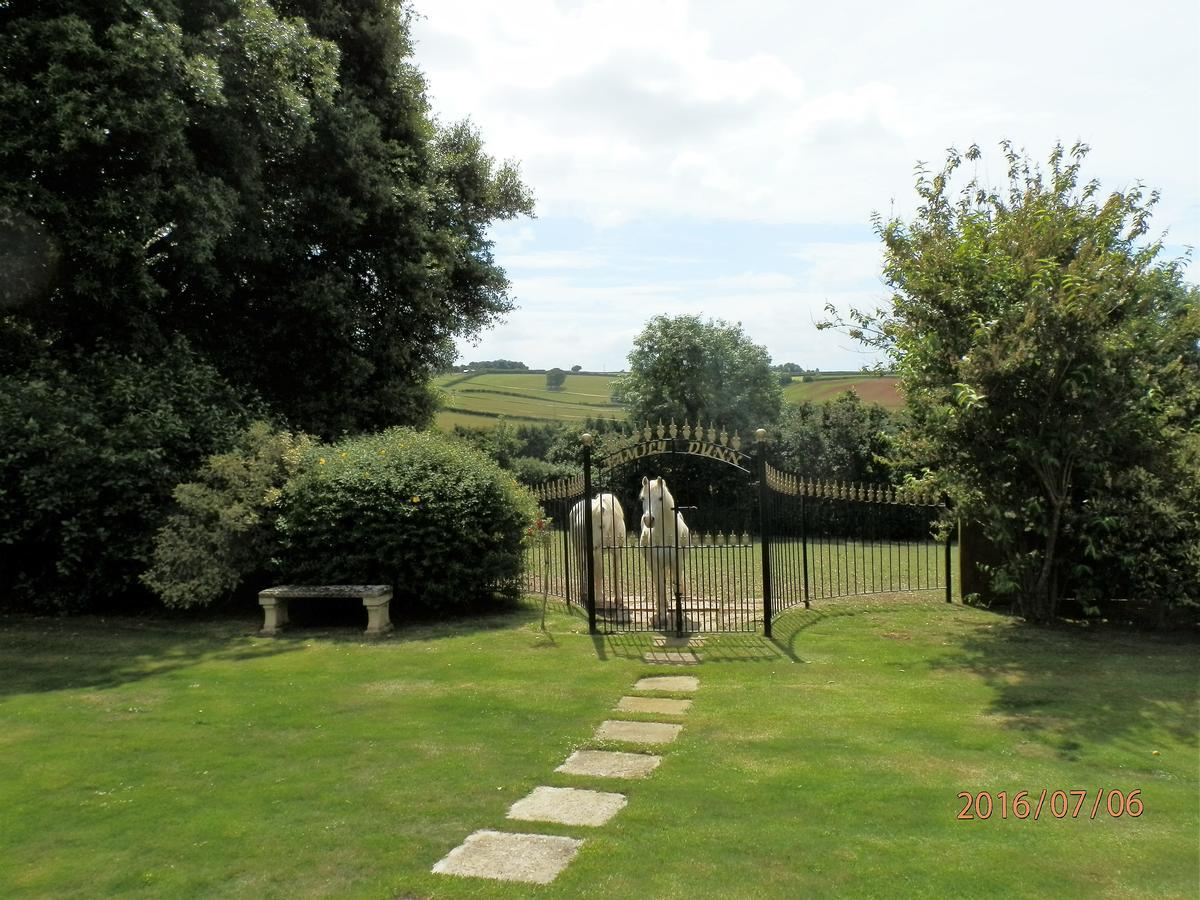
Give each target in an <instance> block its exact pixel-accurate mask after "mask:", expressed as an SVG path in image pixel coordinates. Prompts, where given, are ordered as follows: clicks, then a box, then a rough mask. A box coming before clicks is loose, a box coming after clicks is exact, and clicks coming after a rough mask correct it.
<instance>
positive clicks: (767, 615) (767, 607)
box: [754, 428, 771, 637]
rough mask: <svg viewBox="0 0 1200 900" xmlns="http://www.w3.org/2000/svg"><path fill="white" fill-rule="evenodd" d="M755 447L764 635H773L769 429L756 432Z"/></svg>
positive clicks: (760, 429)
mask: <svg viewBox="0 0 1200 900" xmlns="http://www.w3.org/2000/svg"><path fill="white" fill-rule="evenodd" d="M754 437H755V449H756V450H757V451H758V454H757V455H758V460H757V462H758V531H759V534H760V535H761V537H760V541H761V542H762V577H763V635H764V636H765V637H770V636H771V532H770V522H769V520H770V518H771V511H770V510H769V509H767V502H768V499H769V496H770V493H769V489H768V488H767V430H766V429H765V428H759V429H757V430H756V431H755V432H754Z"/></svg>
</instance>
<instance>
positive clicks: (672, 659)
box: [642, 650, 700, 666]
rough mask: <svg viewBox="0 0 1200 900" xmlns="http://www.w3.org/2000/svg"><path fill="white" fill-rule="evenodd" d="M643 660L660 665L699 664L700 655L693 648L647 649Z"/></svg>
mask: <svg viewBox="0 0 1200 900" xmlns="http://www.w3.org/2000/svg"><path fill="white" fill-rule="evenodd" d="M642 662H647V663H654V664H656V665H660V666H698V665H700V657H698V656H697V655H696V654H695V652H694V651H692V650H647V651H646V654H645V655H644V656H643V657H642Z"/></svg>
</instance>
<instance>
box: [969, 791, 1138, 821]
mask: <svg viewBox="0 0 1200 900" xmlns="http://www.w3.org/2000/svg"><path fill="white" fill-rule="evenodd" d="M1091 793H1092V792H1091V791H1087V790H1074V791H1054V792H1051V791H1049V790H1048V789H1046V788H1042V791H1041V793H1040V794H1033V795H1031V794H1030V793H1029V791H1018V792H1017V793H1015V794H1012V795H1011V796H1010V795H1009V793H1008V791H997V792H996V793H995V794H994V795H993V794H992V792H991V791H979V792H977V793H971V792H970V791H959V792H958V799H959V800H962V801H963V804H964V805H963V808H962V809H960V810H959V812H958V816H957V818H959V819H990V818H992V815H993V814H995V815H996V816H997V817H998V818H1001V819H1007V818H1008V817H1009V814H1010V813H1011V814H1012V816H1013V817H1014V818H1017V819H1030V818H1032V819H1033V820H1034V821H1037V820H1038V819H1040V818H1041V816H1042V812H1043V809H1044V808H1046V809H1048V811H1049V813H1050V815H1052V816H1053V817H1054V818H1056V819H1066V818H1068V817H1069V818H1072V819H1078V818H1079V816H1080V814H1081V813H1082V814H1083V815H1085V816H1087V817H1088V818H1089V819H1094V818H1096V816H1102V815H1105V814H1107V815H1108V816H1109V817H1110V818H1113V819H1119V818H1121V816H1130V817H1132V818H1134V819H1136V818H1137V817H1138V816H1140V815H1141V814H1142V812H1143V806H1142V791H1141V789H1140V788H1139V789H1138V790H1134V791H1130V792H1129V793H1128V794H1125V793H1122V792H1121V791H1118V790H1114V789H1109V790H1105V789H1104V788H1100V789H1099V790H1097V791H1096V793H1095V799H1094V800H1093V801H1092V803H1091V804H1088V802H1087V800H1088V796H1089V795H1090V794H1091ZM993 796H994V797H995V800H994V801H993V799H992V798H993ZM1047 800H1049V801H1050V802H1049V804H1047V802H1046V801H1047ZM1089 806H1090V807H1091V808H1090V810H1089V809H1088V807H1089Z"/></svg>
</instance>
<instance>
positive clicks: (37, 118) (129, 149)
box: [0, 0, 532, 435]
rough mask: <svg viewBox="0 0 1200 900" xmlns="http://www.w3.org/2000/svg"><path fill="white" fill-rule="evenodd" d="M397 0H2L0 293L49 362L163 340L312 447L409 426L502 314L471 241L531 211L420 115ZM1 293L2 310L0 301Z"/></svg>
mask: <svg viewBox="0 0 1200 900" xmlns="http://www.w3.org/2000/svg"><path fill="white" fill-rule="evenodd" d="M410 16H411V12H410V10H409V9H408V7H407V6H406V5H405V4H404V3H402V2H400V0H342V2H316V0H275V2H267V0H197V2H189V3H177V2H173V0H139V2H116V0H111V2H84V0H46V2H36V3H35V2H20V0H16V2H12V3H9V4H5V5H4V8H3V9H2V10H0V17H2V18H3V23H2V24H3V28H2V30H0V60H3V63H0V66H2V68H0V173H2V174H3V178H2V180H0V228H2V229H4V230H5V232H6V233H7V234H8V235H11V236H12V237H13V240H11V241H7V242H6V243H7V245H8V247H9V248H13V247H16V248H18V249H19V250H21V253H20V255H19V256H18V257H16V258H13V256H14V254H13V252H12V251H11V249H9V250H6V254H5V258H4V262H5V264H6V268H7V267H9V266H11V267H12V270H13V271H14V272H15V273H18V274H19V275H20V278H19V287H20V293H19V294H18V292H17V289H16V288H12V289H8V290H6V293H5V296H4V299H5V300H6V301H8V308H9V310H10V311H11V312H13V313H14V314H15V315H16V316H18V317H20V318H23V319H26V320H28V321H30V322H32V323H34V324H35V326H36V327H37V328H38V330H39V332H41V333H43V334H46V335H50V336H52V337H53V339H54V340H55V341H56V342H58V343H59V344H60V345H61V346H63V347H64V348H65V347H70V348H72V349H76V348H78V349H84V350H86V349H88V348H90V347H93V346H97V345H98V344H100V343H101V342H103V343H104V344H105V345H106V346H108V347H110V348H114V349H118V350H119V349H128V348H136V349H137V350H138V351H139V352H142V353H154V352H156V348H157V349H162V348H165V347H167V346H168V345H169V344H170V343H171V340H172V338H173V337H174V336H180V335H182V336H184V337H186V338H187V339H188V341H189V342H190V343H191V344H192V346H194V347H196V348H197V349H199V350H200V351H201V352H202V353H203V354H204V355H205V356H206V357H207V358H208V359H209V360H210V361H211V362H212V363H213V364H214V365H215V366H216V367H217V369H218V370H219V371H220V372H221V373H222V374H223V375H224V376H225V377H227V378H228V379H230V380H231V381H232V382H233V383H234V384H235V385H238V386H240V387H242V388H245V389H248V390H251V391H253V392H256V393H258V394H260V395H261V396H263V397H264V398H266V400H267V401H268V402H269V403H270V404H271V405H272V406H273V407H274V408H275V409H276V410H277V411H279V412H280V413H282V414H283V415H284V416H285V417H286V418H287V419H288V420H289V421H290V422H292V423H293V424H294V425H296V426H298V427H302V428H304V429H306V430H310V431H314V432H317V433H321V434H327V435H328V434H334V433H337V432H341V431H358V430H365V429H369V428H374V427H379V426H382V425H386V424H396V423H405V424H421V423H423V422H425V421H427V419H428V417H429V414H430V411H431V402H432V401H431V397H430V394H429V392H428V391H427V389H426V388H425V381H426V380H427V376H428V374H429V373H430V372H431V371H433V370H434V369H436V368H438V367H440V366H443V365H445V364H447V363H448V362H449V361H450V359H451V341H452V338H453V337H454V336H455V335H461V334H470V333H472V332H474V331H476V330H478V329H480V328H482V327H484V326H485V325H487V324H488V323H490V322H491V321H493V320H494V319H495V318H496V317H497V316H499V315H501V314H503V313H504V312H505V311H506V310H507V309H509V308H510V301H509V299H508V297H507V293H506V291H507V281H506V279H505V276H504V273H503V270H502V269H500V268H499V267H498V266H497V265H496V263H495V261H494V259H493V257H492V254H491V245H490V243H489V241H488V240H487V235H486V229H487V226H488V225H489V223H490V222H492V221H494V220H496V219H503V218H508V217H512V216H516V215H520V214H524V213H528V212H530V211H531V209H532V200H531V197H530V195H529V192H528V190H527V189H526V188H525V187H524V185H522V184H521V182H520V179H519V177H518V174H517V171H516V169H515V167H514V166H512V165H509V164H506V165H497V164H496V163H495V162H494V161H493V160H492V159H491V158H489V157H488V156H487V154H486V153H485V152H484V151H483V147H482V141H481V139H480V136H479V134H478V132H477V131H476V130H475V129H474V128H473V127H472V126H471V125H470V124H469V123H459V124H454V125H450V126H446V127H441V126H439V125H438V124H437V123H436V121H435V120H434V119H433V117H432V115H431V113H430V110H429V107H428V103H427V101H426V98H425V93H424V82H423V80H422V77H421V75H420V73H419V72H418V71H417V69H416V68H415V67H414V66H413V64H412V62H411V54H412V46H411V42H410V39H409V33H408V26H409V19H410ZM10 294H11V296H10Z"/></svg>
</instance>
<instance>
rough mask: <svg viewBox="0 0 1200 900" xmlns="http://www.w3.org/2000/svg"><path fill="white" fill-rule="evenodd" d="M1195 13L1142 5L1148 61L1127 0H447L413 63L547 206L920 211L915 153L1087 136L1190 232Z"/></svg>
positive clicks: (625, 215) (585, 213)
mask: <svg viewBox="0 0 1200 900" xmlns="http://www.w3.org/2000/svg"><path fill="white" fill-rule="evenodd" d="M1186 6H1191V8H1190V9H1187V8H1181V7H1179V6H1178V5H1172V4H1171V3H1170V2H1168V0H1147V2H1145V3H1143V4H1141V5H1140V6H1139V9H1138V15H1137V30H1138V45H1139V46H1142V47H1146V48H1151V47H1152V48H1153V51H1152V52H1153V57H1154V65H1142V64H1139V63H1138V61H1137V59H1136V54H1137V53H1139V52H1142V53H1145V52H1150V51H1149V50H1146V51H1138V50H1136V49H1132V48H1131V47H1130V46H1129V36H1130V28H1131V21H1130V11H1129V7H1128V6H1127V5H1126V4H1123V3H1121V4H1118V3H1115V2H1096V3H1092V4H1089V5H1088V7H1087V10H1086V14H1084V13H1083V12H1081V10H1080V9H1079V8H1078V7H1074V6H1072V5H1070V4H1063V5H1061V6H1058V5H1055V4H1045V3H1033V2H1031V0H1025V2H1018V3H1015V4H1008V5H1006V6H1005V7H1004V8H1003V10H1000V9H999V8H995V7H990V6H987V5H982V4H980V5H973V4H962V3H960V2H953V3H951V2H943V0H939V2H925V3H921V4H916V5H914V4H895V3H883V2H871V3H865V2H845V3H841V4H839V5H838V7H836V8H834V7H828V8H826V7H820V6H814V5H812V4H796V3H792V2H787V0H779V2H761V0H760V2H747V3H743V4H738V5H737V6H736V7H731V6H730V5H729V4H727V3H703V2H697V3H686V2H654V3H644V2H614V0H604V2H599V0H596V2H584V3H570V4H567V3H553V2H549V0H535V2H517V3H505V4H482V3H478V2H467V0H437V2H429V3H427V4H426V5H425V7H424V8H423V9H422V10H421V12H422V13H423V14H424V16H425V17H426V18H425V19H424V20H423V21H420V22H419V23H418V26H417V28H416V37H417V39H418V44H417V60H418V63H419V64H420V65H421V66H422V68H423V69H424V70H425V71H426V72H427V74H428V77H429V84H430V92H431V95H432V97H433V101H434V107H435V109H437V110H439V111H440V112H441V113H443V114H444V115H445V116H446V117H447V118H460V117H463V116H466V115H471V116H472V117H474V118H475V120H476V121H477V122H478V123H479V124H480V126H481V128H482V130H483V133H484V135H485V137H486V139H487V141H488V144H489V147H490V148H491V149H492V150H493V151H494V152H496V153H497V154H498V155H500V156H502V157H515V158H518V159H520V160H521V161H522V162H523V168H524V172H525V173H526V176H527V178H528V180H529V181H530V183H531V184H532V185H533V187H534V188H535V191H536V192H537V195H538V198H539V207H540V209H541V211H542V213H543V214H547V215H558V214H568V215H572V216H579V217H585V218H587V219H588V220H589V221H592V222H604V223H606V224H607V225H609V226H610V227H617V226H620V225H621V224H624V223H625V222H627V221H630V220H631V219H636V218H638V217H644V216H648V215H650V216H655V215H674V216H698V217H706V218H714V217H717V218H725V219H733V220H756V221H802V222H823V221H824V222H837V223H854V224H861V223H864V222H866V221H867V219H868V217H869V215H870V213H871V212H872V211H873V210H876V209H883V208H886V207H887V206H888V204H889V202H890V200H891V199H892V198H893V197H897V198H900V199H901V200H902V201H903V203H902V208H904V209H908V208H910V207H911V202H909V198H911V195H912V191H911V169H912V166H913V164H914V163H915V162H916V160H918V159H925V160H929V161H932V162H937V161H939V160H940V159H941V158H942V156H943V151H944V149H945V148H946V147H948V146H950V145H957V146H960V147H963V146H965V145H967V144H968V143H970V142H972V141H976V142H979V143H980V144H981V145H983V146H985V147H994V146H995V144H996V142H997V141H998V140H999V139H1001V138H1003V137H1011V138H1012V139H1014V140H1016V141H1017V142H1018V143H1023V144H1024V145H1025V146H1027V147H1028V148H1029V149H1030V151H1031V152H1032V153H1034V154H1035V155H1036V156H1038V157H1043V156H1045V154H1046V153H1047V152H1048V150H1049V148H1050V146H1051V145H1052V144H1053V142H1054V141H1055V140H1059V139H1061V140H1063V141H1066V142H1068V143H1070V142H1072V141H1074V140H1075V139H1076V138H1079V137H1082V138H1084V139H1086V140H1088V141H1089V142H1091V143H1092V144H1093V145H1094V146H1095V147H1096V152H1095V154H1094V156H1093V160H1092V162H1093V164H1094V165H1092V166H1090V167H1089V168H1090V170H1091V171H1092V172H1093V173H1094V174H1098V175H1099V176H1100V177H1101V178H1102V179H1104V180H1105V181H1106V186H1109V184H1110V183H1111V187H1114V188H1115V187H1123V186H1125V185H1126V184H1128V183H1130V182H1132V181H1133V180H1135V179H1136V178H1142V179H1144V180H1146V181H1147V182H1148V183H1152V184H1153V185H1154V186H1157V187H1161V188H1163V189H1164V191H1165V194H1166V200H1165V202H1164V204H1163V207H1162V210H1161V213H1160V217H1159V219H1160V222H1161V224H1162V225H1168V224H1174V225H1175V229H1174V232H1175V237H1176V239H1178V240H1180V241H1187V240H1194V239H1195V238H1196V237H1197V234H1196V232H1197V226H1196V224H1195V222H1196V216H1197V213H1196V210H1195V209H1194V208H1192V209H1190V210H1189V208H1188V207H1189V206H1190V205H1191V204H1193V203H1194V200H1195V197H1196V196H1198V195H1200V172H1198V171H1197V166H1196V162H1195V161H1196V159H1197V158H1200V133H1198V132H1200V121H1198V117H1197V114H1196V110H1197V109H1198V108H1200V97H1198V93H1197V91H1198V88H1197V85H1198V84H1200V63H1197V57H1198V56H1200V54H1198V53H1197V49H1198V48H1197V46H1196V40H1195V34H1196V31H1197V25H1198V24H1200V22H1198V17H1200V13H1198V12H1197V8H1196V7H1195V6H1194V5H1185V7H1186ZM1189 26H1190V27H1189ZM1065 34H1069V35H1070V39H1069V40H1060V39H1059V36H1060V35H1065ZM1131 55H1132V56H1131ZM1122 61H1124V62H1122ZM996 159H997V160H998V157H997V158H996ZM992 166H993V171H992V173H991V174H992V176H993V177H994V178H998V177H999V176H1000V175H1001V174H1002V168H1001V166H1000V165H999V163H998V162H996V161H993V163H992ZM1183 220H1186V221H1187V224H1186V225H1185V226H1183V227H1182V228H1181V226H1180V224H1179V223H1180V222H1181V221H1183Z"/></svg>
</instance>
